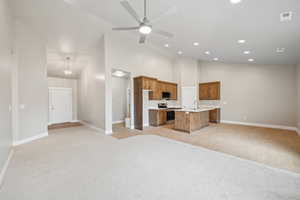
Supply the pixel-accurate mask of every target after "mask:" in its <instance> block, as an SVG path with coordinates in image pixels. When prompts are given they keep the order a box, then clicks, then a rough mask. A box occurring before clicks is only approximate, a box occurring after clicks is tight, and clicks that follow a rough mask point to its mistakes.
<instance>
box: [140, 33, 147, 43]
mask: <svg viewBox="0 0 300 200" xmlns="http://www.w3.org/2000/svg"><path fill="white" fill-rule="evenodd" d="M145 42H146V35H144V34H142V35H141V37H140V41H139V43H140V44H145Z"/></svg>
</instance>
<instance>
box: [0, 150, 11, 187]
mask: <svg viewBox="0 0 300 200" xmlns="http://www.w3.org/2000/svg"><path fill="white" fill-rule="evenodd" d="M13 154H14V150H10V152H9V154H8V157H7V159H6V161H5V163H4V166H3V167H2V169H1V171H0V188H1V186H2V184H3V181H4V176H5V173H6V170H7V168H8V165H9V162H10V160H11V158H12V156H13Z"/></svg>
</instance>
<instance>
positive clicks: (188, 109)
mask: <svg viewBox="0 0 300 200" xmlns="http://www.w3.org/2000/svg"><path fill="white" fill-rule="evenodd" d="M218 108H220V107H219V106H210V107H208V106H205V107H200V108H197V109H191V108H184V109H180V110H176V111H177V112H195V113H197V112H205V111H210V110H215V109H218Z"/></svg>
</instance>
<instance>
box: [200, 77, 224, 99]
mask: <svg viewBox="0 0 300 200" xmlns="http://www.w3.org/2000/svg"><path fill="white" fill-rule="evenodd" d="M220 87H221V83H220V82H219V81H217V82H210V83H200V84H199V99H200V100H220Z"/></svg>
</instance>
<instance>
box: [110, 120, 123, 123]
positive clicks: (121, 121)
mask: <svg viewBox="0 0 300 200" xmlns="http://www.w3.org/2000/svg"><path fill="white" fill-rule="evenodd" d="M124 122H125V120H120V121H114V122H113V124H120V123H124Z"/></svg>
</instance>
